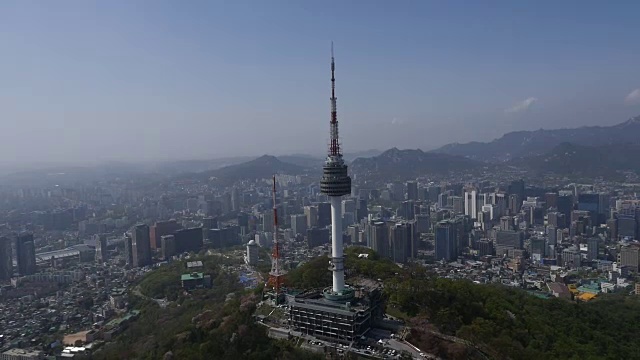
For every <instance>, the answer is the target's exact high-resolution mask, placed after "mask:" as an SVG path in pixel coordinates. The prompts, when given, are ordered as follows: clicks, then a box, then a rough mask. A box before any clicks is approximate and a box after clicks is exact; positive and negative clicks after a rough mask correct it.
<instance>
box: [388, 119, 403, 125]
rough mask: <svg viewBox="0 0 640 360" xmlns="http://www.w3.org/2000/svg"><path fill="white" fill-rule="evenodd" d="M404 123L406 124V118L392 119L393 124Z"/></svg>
mask: <svg viewBox="0 0 640 360" xmlns="http://www.w3.org/2000/svg"><path fill="white" fill-rule="evenodd" d="M402 124H404V120H402V119H398V118H393V119H392V120H391V125H402Z"/></svg>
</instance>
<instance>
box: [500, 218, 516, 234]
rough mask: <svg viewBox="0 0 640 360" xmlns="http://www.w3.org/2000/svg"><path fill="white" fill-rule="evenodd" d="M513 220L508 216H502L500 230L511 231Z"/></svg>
mask: <svg viewBox="0 0 640 360" xmlns="http://www.w3.org/2000/svg"><path fill="white" fill-rule="evenodd" d="M512 224H513V219H511V217H510V216H503V217H501V218H500V230H502V231H509V230H513V225H512Z"/></svg>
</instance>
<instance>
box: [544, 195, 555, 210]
mask: <svg viewBox="0 0 640 360" xmlns="http://www.w3.org/2000/svg"><path fill="white" fill-rule="evenodd" d="M544 202H545V209H548V208H558V193H555V192H548V193H546V194H544Z"/></svg>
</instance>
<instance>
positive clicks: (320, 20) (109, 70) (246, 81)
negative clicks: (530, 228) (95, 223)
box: [0, 1, 640, 166]
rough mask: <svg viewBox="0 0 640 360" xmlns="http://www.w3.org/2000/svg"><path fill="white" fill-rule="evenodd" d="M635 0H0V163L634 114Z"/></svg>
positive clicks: (305, 146)
mask: <svg viewBox="0 0 640 360" xmlns="http://www.w3.org/2000/svg"><path fill="white" fill-rule="evenodd" d="M639 12H640V4H636V3H628V4H604V3H597V2H565V3H555V2H546V1H543V2H536V3H529V4H524V3H522V4H521V3H512V2H490V3H484V4H475V3H471V4H469V3H463V2H446V3H437V2H422V1H406V2H401V3H393V2H383V1H371V2H359V1H347V2H338V1H330V2H323V3H299V2H295V1H274V2H268V3H266V2H259V1H244V2H215V3H214V2H205V1H193V2H187V3H182V2H181V3H178V2H165V1H139V2H123V1H112V2H97V3H90V2H82V1H66V2H29V1H7V2H3V3H2V4H0V40H2V44H3V50H4V51H3V55H4V56H3V57H2V58H0V76H1V78H2V81H3V86H2V87H0V108H1V109H2V110H1V112H0V114H1V116H2V119H4V123H5V129H4V131H3V132H2V141H0V154H2V155H0V166H3V165H6V164H11V165H24V164H34V163H40V164H51V163H64V164H74V163H77V164H90V163H104V162H108V161H125V162H141V161H148V162H155V161H165V160H189V159H215V158H225V157H235V156H260V155H262V154H272V155H276V156H278V155H284V154H310V155H315V156H318V155H321V154H323V153H324V151H325V149H326V143H327V139H328V121H329V96H330V82H329V78H330V73H329V46H330V42H331V41H332V40H333V41H334V42H335V48H336V66H337V69H336V78H337V80H336V82H337V84H336V85H337V90H336V91H337V97H338V119H339V121H340V135H341V139H342V142H343V149H344V152H347V153H353V152H358V151H363V150H369V149H379V150H385V149H388V148H391V147H398V148H420V149H423V150H431V149H434V148H437V147H440V146H442V145H445V144H447V143H451V142H460V143H464V142H469V141H491V140H493V139H495V138H498V137H500V136H502V135H503V134H504V133H507V132H510V131H516V130H535V129H539V128H545V129H554V128H563V127H564V128H566V127H569V128H570V127H580V126H592V125H600V126H607V125H613V124H617V123H621V122H623V121H625V120H627V119H628V118H630V117H633V116H636V115H639V114H640V73H638V71H637V69H636V68H637V63H638V58H639V56H640V47H638V46H637V44H636V43H637V39H636V38H637V35H636V34H637V33H639V32H640V24H639V23H638V22H637V20H636V16H635V14H637V13H639Z"/></svg>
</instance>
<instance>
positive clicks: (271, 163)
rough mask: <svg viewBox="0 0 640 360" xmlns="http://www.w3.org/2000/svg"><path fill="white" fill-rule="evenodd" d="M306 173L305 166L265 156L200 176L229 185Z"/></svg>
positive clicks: (206, 172)
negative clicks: (275, 175)
mask: <svg viewBox="0 0 640 360" xmlns="http://www.w3.org/2000/svg"><path fill="white" fill-rule="evenodd" d="M305 171H306V169H305V167H303V166H299V165H295V164H291V163H288V162H284V161H281V160H280V159H278V158H277V157H275V156H271V155H263V156H260V157H259V158H256V159H253V160H251V161H247V162H243V163H240V164H235V165H229V166H225V167H222V168H220V169H216V170H211V171H205V172H203V173H200V175H201V176H203V177H207V178H215V179H217V180H218V181H220V182H222V183H227V184H228V183H233V182H236V181H239V180H244V179H266V178H270V177H271V176H273V175H274V174H286V175H300V174H302V173H304V172H305Z"/></svg>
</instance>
